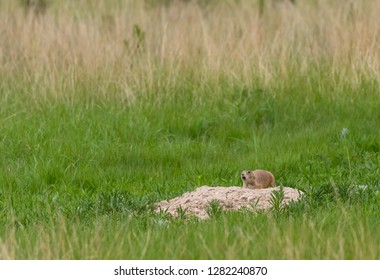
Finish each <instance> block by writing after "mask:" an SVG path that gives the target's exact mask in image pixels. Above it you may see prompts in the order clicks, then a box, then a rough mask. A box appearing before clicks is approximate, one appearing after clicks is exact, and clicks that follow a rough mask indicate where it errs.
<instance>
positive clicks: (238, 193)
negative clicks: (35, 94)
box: [155, 186, 303, 219]
mask: <svg viewBox="0 0 380 280" xmlns="http://www.w3.org/2000/svg"><path fill="white" fill-rule="evenodd" d="M279 189H280V187H274V188H267V189H247V188H241V187H209V186H203V187H199V188H197V189H196V190H195V191H193V192H188V193H185V194H183V195H182V196H179V197H176V198H173V199H171V200H169V201H167V200H163V201H161V202H158V203H156V204H155V209H156V212H159V211H160V210H163V211H167V212H168V213H170V214H171V215H173V216H175V217H176V216H178V210H177V209H178V208H182V209H186V208H187V210H186V215H194V216H197V217H198V218H200V219H207V218H208V215H207V209H208V208H209V207H210V201H212V200H217V201H218V202H219V204H220V206H222V207H223V209H224V210H238V209H240V208H241V207H252V206H253V207H254V208H255V209H260V210H267V209H269V208H270V207H271V204H270V199H271V193H272V191H273V190H279ZM282 189H283V191H284V200H283V204H287V203H289V202H290V201H297V200H299V199H300V198H301V196H302V195H303V193H302V192H301V191H299V190H296V189H293V188H288V187H283V188H282Z"/></svg>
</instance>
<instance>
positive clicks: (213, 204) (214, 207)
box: [206, 199, 223, 219]
mask: <svg viewBox="0 0 380 280" xmlns="http://www.w3.org/2000/svg"><path fill="white" fill-rule="evenodd" d="M206 212H207V215H208V216H209V217H210V218H211V219H212V218H219V217H220V216H221V215H222V214H223V207H222V206H221V205H220V203H219V201H218V200H216V199H213V200H211V201H210V202H209V207H208V208H207V210H206Z"/></svg>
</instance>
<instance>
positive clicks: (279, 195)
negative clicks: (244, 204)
mask: <svg viewBox="0 0 380 280" xmlns="http://www.w3.org/2000/svg"><path fill="white" fill-rule="evenodd" d="M283 201H284V190H283V189H282V188H280V189H279V190H275V191H273V192H272V193H271V195H270V205H271V206H272V207H271V209H270V210H271V212H272V213H273V215H274V217H275V218H276V219H278V218H279V217H280V215H281V214H282V212H283V210H284V207H283V205H282V202H283Z"/></svg>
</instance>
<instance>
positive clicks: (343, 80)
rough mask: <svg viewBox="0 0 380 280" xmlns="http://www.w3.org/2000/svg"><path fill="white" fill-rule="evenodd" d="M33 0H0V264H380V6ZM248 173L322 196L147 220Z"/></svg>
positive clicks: (323, 1)
mask: <svg viewBox="0 0 380 280" xmlns="http://www.w3.org/2000/svg"><path fill="white" fill-rule="evenodd" d="M37 2H41V3H43V8H38V9H42V10H39V11H36V6H35V5H38V4H33V5H32V4H28V3H32V2H30V1H6V0H0V61H1V63H0V77H1V83H0V100H1V104H2V106H0V186H1V188H0V222H1V223H2V225H3V228H2V229H1V230H0V254H1V255H0V257H1V258H8V259H12V258H27V259H30V258H43V259H44V258H68V259H70V258H75V259H80V258H89V259H92V258H94V259H95V258H143V259H144V258H231V259H232V258H334V259H336V258H378V257H379V256H378V253H377V252H378V251H379V250H378V248H379V244H378V238H377V235H376V232H377V231H378V226H377V223H375V222H374V221H376V219H377V218H378V206H377V205H378V204H379V203H378V202H379V201H378V199H379V197H378V194H379V193H378V191H379V178H380V176H379V175H380V171H379V167H378V166H379V160H380V158H379V151H380V142H379V137H380V135H379V134H380V132H379V131H378V130H377V129H376V128H377V127H378V124H379V122H380V119H379V114H378V111H379V107H380V106H379V105H380V104H379V62H380V60H379V52H380V51H379V49H378V48H377V45H378V44H379V36H378V35H379V28H378V27H377V26H380V25H379V24H378V23H379V20H378V16H377V13H376V11H377V10H378V9H379V8H380V7H379V5H380V3H378V1H327V0H320V1H294V3H293V2H292V1H232V0H231V1H229V0H227V1H223V2H220V1H179V0H178V1H174V0H173V1H170V0H168V1H148V0H146V1H116V0H111V1H100V0H99V1H85V0H83V1H82V0H79V1H61V2H59V1H47V0H46V1H36V2H33V3H37ZM40 5H42V4H40ZM248 168H252V169H253V168H266V169H270V170H271V171H272V172H273V173H274V174H275V176H276V181H277V182H278V184H280V185H285V186H291V187H297V188H299V189H302V190H304V191H305V192H306V193H307V194H308V195H307V197H309V198H308V200H307V201H304V202H301V203H299V204H296V205H293V206H291V207H290V208H289V209H287V210H286V211H284V213H283V214H282V215H280V218H273V215H272V214H270V213H269V214H252V213H245V212H243V213H236V214H233V213H229V214H223V215H221V216H220V217H219V215H218V218H215V219H212V220H211V221H209V222H199V221H193V220H191V221H173V220H171V219H166V218H165V217H161V216H160V215H157V214H154V213H151V209H150V208H151V207H150V205H151V204H152V203H154V202H156V201H159V200H161V199H168V198H171V197H174V196H176V195H179V194H182V193H183V192H185V191H189V190H193V189H194V188H196V187H197V186H200V185H205V184H207V185H224V186H231V185H239V184H241V183H240V181H239V174H240V171H241V170H244V169H248ZM275 216H276V215H275ZM341 217H343V218H341ZM162 236H164V238H163V237H162ZM216 237H217V238H216ZM309 241H310V242H309ZM364 241H365V242H364ZM363 242H364V243H365V244H363ZM226 244H227V245H226ZM251 248H254V250H253V249H251Z"/></svg>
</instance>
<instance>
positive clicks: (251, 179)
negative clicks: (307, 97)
mask: <svg viewBox="0 0 380 280" xmlns="http://www.w3.org/2000/svg"><path fill="white" fill-rule="evenodd" d="M241 179H242V181H243V188H251V189H253V188H254V186H255V176H254V175H253V172H252V171H250V170H243V171H242V172H241Z"/></svg>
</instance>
